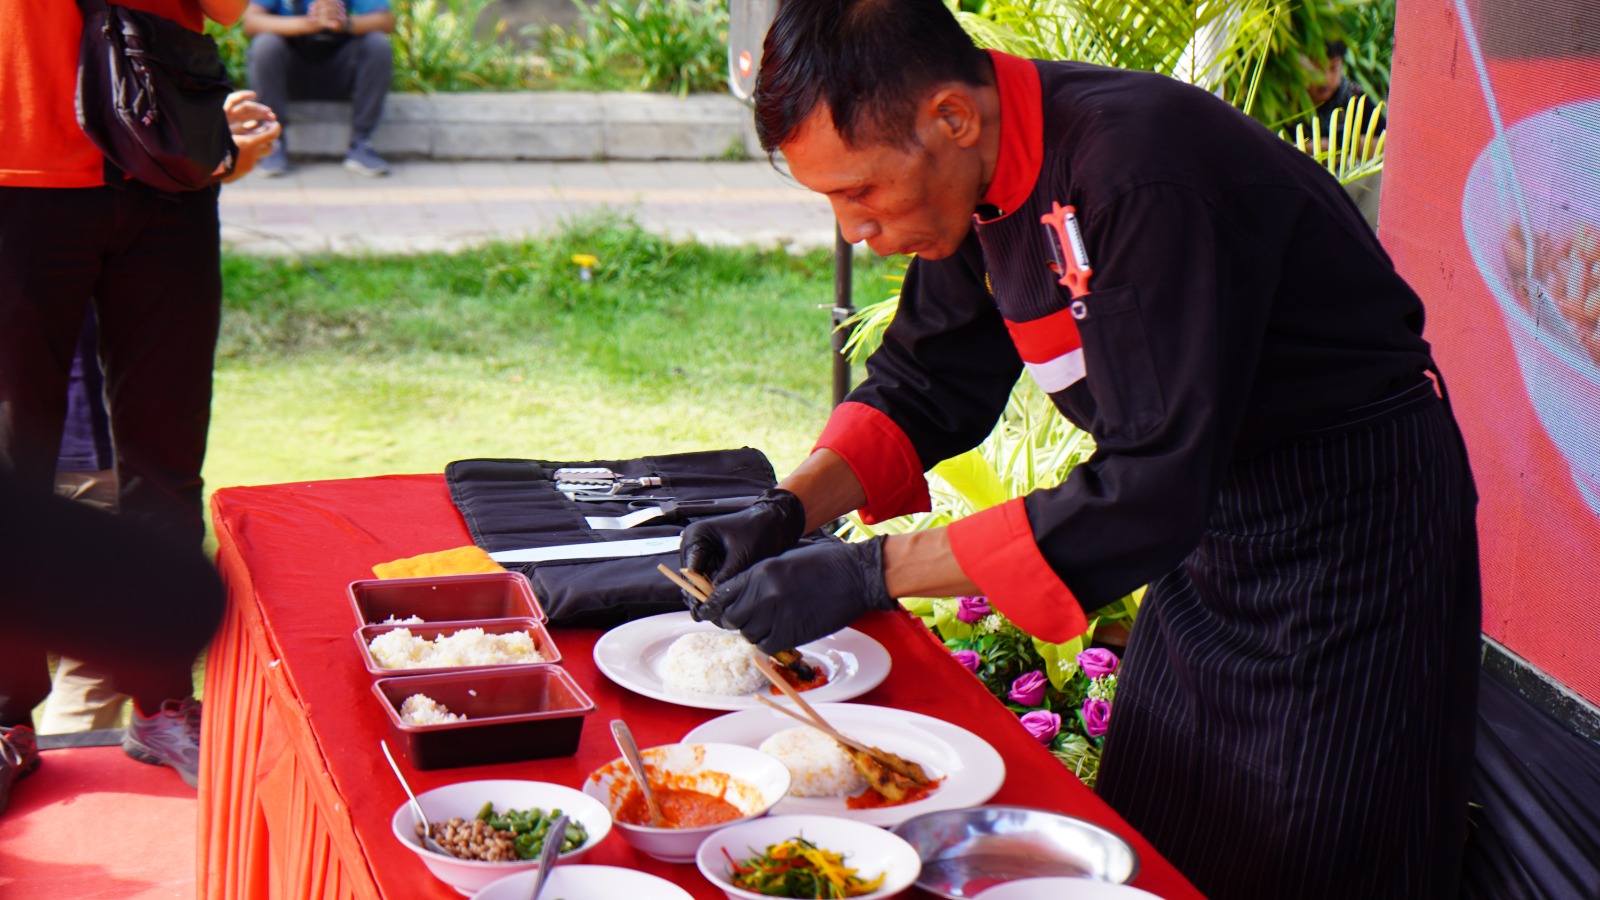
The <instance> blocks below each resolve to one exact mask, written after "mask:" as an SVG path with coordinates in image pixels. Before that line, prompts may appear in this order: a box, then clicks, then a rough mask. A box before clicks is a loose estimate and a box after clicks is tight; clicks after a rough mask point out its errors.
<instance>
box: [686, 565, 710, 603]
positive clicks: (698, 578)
mask: <svg viewBox="0 0 1600 900" xmlns="http://www.w3.org/2000/svg"><path fill="white" fill-rule="evenodd" d="M678 571H680V572H682V573H683V577H685V578H687V579H689V580H690V581H692V582H694V584H695V587H698V588H699V589H700V593H701V594H702V595H703V596H701V598H700V599H702V600H704V599H705V598H706V597H709V596H711V592H712V591H714V590H716V585H714V584H712V583H711V579H709V578H707V577H705V576H704V575H701V574H700V573H699V572H696V571H695V570H693V569H679V570H678Z"/></svg>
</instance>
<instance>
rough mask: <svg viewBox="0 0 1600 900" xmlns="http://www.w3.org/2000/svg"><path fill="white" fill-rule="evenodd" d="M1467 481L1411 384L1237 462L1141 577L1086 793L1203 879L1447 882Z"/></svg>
mask: <svg viewBox="0 0 1600 900" xmlns="http://www.w3.org/2000/svg"><path fill="white" fill-rule="evenodd" d="M1475 498H1476V494H1475V492H1474V491H1473V488H1472V485H1471V475H1470V472H1469V470H1468V468H1467V463H1466V457H1465V450H1464V445H1463V444H1462V442H1461V439H1460V435H1459V432H1458V431H1457V429H1456V427H1455V424H1454V420H1453V418H1452V417H1451V415H1450V412H1449V409H1448V405H1447V404H1446V403H1441V402H1440V401H1439V399H1438V398H1437V397H1435V396H1434V393H1433V390H1432V385H1431V384H1426V383H1425V384H1421V385H1418V386H1417V387H1415V388H1413V389H1411V390H1409V391H1403V392H1401V393H1400V394H1397V395H1395V396H1394V397H1390V398H1388V400H1386V401H1381V402H1380V403H1378V404H1374V405H1372V406H1371V407H1368V408H1366V409H1364V410H1357V411H1353V413H1352V415H1351V417H1350V418H1349V419H1348V420H1347V421H1346V422H1345V423H1343V424H1342V425H1341V426H1339V427H1336V428H1332V429H1326V430H1324V431H1321V432H1318V433H1313V434H1309V435H1304V436H1300V437H1297V438H1295V439H1293V440H1291V441H1289V442H1286V443H1284V444H1282V445H1280V446H1278V447H1276V448H1274V449H1273V450H1270V451H1268V452H1266V453H1264V454H1262V455H1260V456H1257V457H1254V458H1251V459H1248V460H1244V461H1240V462H1236V463H1235V464H1234V465H1233V466H1232V468H1231V469H1230V470H1229V472H1228V474H1227V477H1226V480H1225V482H1224V484H1223V487H1222V489H1221V491H1220V494H1219V496H1218V498H1217V501H1216V503H1215V506H1214V511H1213V512H1212V514H1211V517H1210V520H1209V521H1208V523H1207V527H1206V532H1205V536H1204V538H1203V540H1202V542H1201V544H1200V546H1199V547H1198V548H1197V549H1196V550H1195V551H1194V552H1193V553H1191V554H1190V555H1189V556H1188V558H1186V559H1185V560H1184V562H1183V563H1182V564H1181V565H1180V566H1179V567H1178V568H1177V569H1176V570H1174V571H1172V572H1171V573H1169V574H1167V575H1166V576H1164V577H1162V578H1161V579H1160V580H1158V581H1157V582H1155V583H1154V584H1152V585H1151V587H1150V590H1149V591H1148V594H1147V597H1146V599H1145V601H1144V604H1143V607H1142V609H1141V610H1140V613H1139V619H1138V624H1137V626H1136V627H1135V628H1134V630H1133V635H1132V638H1131V641H1130V644H1129V647H1128V651H1127V655H1126V659H1125V661H1124V665H1123V668H1122V672H1121V677H1120V678H1119V684H1118V689H1117V697H1116V702H1115V709H1114V712H1113V715H1112V721H1111V730H1110V733H1109V735H1108V737H1107V743H1106V748H1105V755H1104V762H1103V765H1102V769H1101V773H1100V776H1099V788H1098V790H1099V792H1100V793H1101V795H1102V796H1103V797H1104V798H1105V799H1106V800H1107V801H1108V802H1109V803H1110V804H1111V805H1112V807H1113V808H1115V809H1116V810H1117V811H1118V812H1119V813H1121V814H1122V815H1123V816H1124V817H1125V818H1126V819H1127V820H1128V822H1129V823H1130V824H1132V825H1133V826H1134V827H1135V828H1137V829H1139V831H1140V832H1141V833H1142V834H1143V835H1144V836H1145V837H1147V838H1148V839H1149V840H1150V842H1151V843H1152V844H1154V845H1155V847H1156V849H1157V850H1159V851H1160V852H1161V853H1162V854H1163V855H1164V856H1165V857H1166V858H1167V859H1169V860H1170V861H1171V862H1173V863H1174V864H1175V865H1177V867H1178V868H1179V869H1180V870H1181V871H1182V872H1183V873H1184V874H1185V875H1187V876H1188V877H1189V878H1190V880H1191V881H1193V882H1194V883H1195V885H1196V886H1197V887H1199V888H1200V890H1201V891H1203V892H1204V893H1205V894H1206V895H1207V896H1208V897H1211V898H1213V900H1230V898H1273V900H1282V898H1294V900H1307V898H1320V897H1329V898H1333V897H1338V898H1362V900H1370V898H1384V897H1394V898H1408V900H1410V898H1428V897H1454V896H1456V891H1457V880H1458V874H1459V868H1460V855H1461V844H1462V841H1463V839H1464V836H1465V829H1466V811H1467V779H1468V776H1469V774H1470V771H1471V764H1472V735H1473V728H1474V719H1475V709H1476V691H1477V667H1478V649H1479V642H1480V628H1481V623H1480V590H1479V576H1478V554H1477V543H1476V530H1475V525H1474V510H1475Z"/></svg>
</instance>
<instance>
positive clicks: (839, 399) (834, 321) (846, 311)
mask: <svg viewBox="0 0 1600 900" xmlns="http://www.w3.org/2000/svg"><path fill="white" fill-rule="evenodd" d="M851 253H852V251H851V249H850V242H849V241H847V240H845V239H844V232H843V231H841V230H840V229H839V223H837V222H835V223H834V225H833V315H832V316H830V319H829V321H830V324H831V325H832V331H831V334H832V336H833V405H834V406H838V405H839V404H841V403H843V402H844V397H845V395H846V394H848V393H850V386H851V385H850V357H848V356H846V355H845V353H844V345H845V343H846V342H847V341H849V340H850V329H849V328H846V327H843V326H844V323H845V322H846V321H847V320H848V319H849V318H850V317H851V316H853V315H855V312H856V308H855V305H854V303H853V302H852V301H851V299H850V294H851V265H852V262H853V260H852V257H851Z"/></svg>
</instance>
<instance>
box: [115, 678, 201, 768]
mask: <svg viewBox="0 0 1600 900" xmlns="http://www.w3.org/2000/svg"><path fill="white" fill-rule="evenodd" d="M122 752H124V753H126V754H128V755H129V756H131V757H133V758H134V759H137V760H138V761H140V762H142V763H149V764H151V765H153V766H171V767H172V768H174V769H177V770H178V776H179V777H181V778H182V779H183V783H184V784H187V785H188V786H189V787H195V786H196V785H198V784H199V782H200V701H199V700H196V699H194V698H193V697H190V698H188V699H185V700H181V701H180V700H168V701H167V702H165V703H163V704H161V710H160V711H159V712H157V713H156V714H155V715H153V716H151V717H149V718H145V717H144V716H142V715H140V714H139V711H138V710H137V709H135V710H134V711H133V718H132V720H131V721H130V722H129V723H128V732H127V734H126V735H124V736H123V738H122Z"/></svg>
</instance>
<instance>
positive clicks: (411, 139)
mask: <svg viewBox="0 0 1600 900" xmlns="http://www.w3.org/2000/svg"><path fill="white" fill-rule="evenodd" d="M285 121H286V122H287V123H288V124H287V126H286V127H285V129H284V134H285V137H286V138H287V140H288V142H289V152H290V153H291V154H292V155H294V156H297V157H340V156H343V155H344V153H345V150H346V148H347V147H348V146H349V143H350V107H349V104H347V103H330V102H296V103H291V104H290V105H289V111H288V115H287V116H286V117H285ZM372 143H373V145H374V146H375V147H376V148H377V150H378V152H379V153H381V154H383V155H384V156H386V157H393V158H396V159H441V160H452V159H456V160H496V159H497V160H603V159H617V160H717V159H723V160H732V159H759V158H761V157H762V156H763V155H764V154H763V153H762V150H761V145H760V142H759V141H757V140H756V135H755V125H754V122H753V121H752V118H751V114H750V109H749V108H748V107H746V106H745V105H744V104H742V103H740V102H739V101H738V100H737V99H735V98H734V97H733V96H732V95H731V94H693V95H690V96H688V97H682V98H680V97H675V96H671V95H664V94H629V93H575V92H513V93H470V94H390V95H389V99H388V103H387V105H386V107H385V110H384V116H383V121H382V124H380V125H379V126H378V131H377V133H376V134H374V135H373V136H372Z"/></svg>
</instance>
